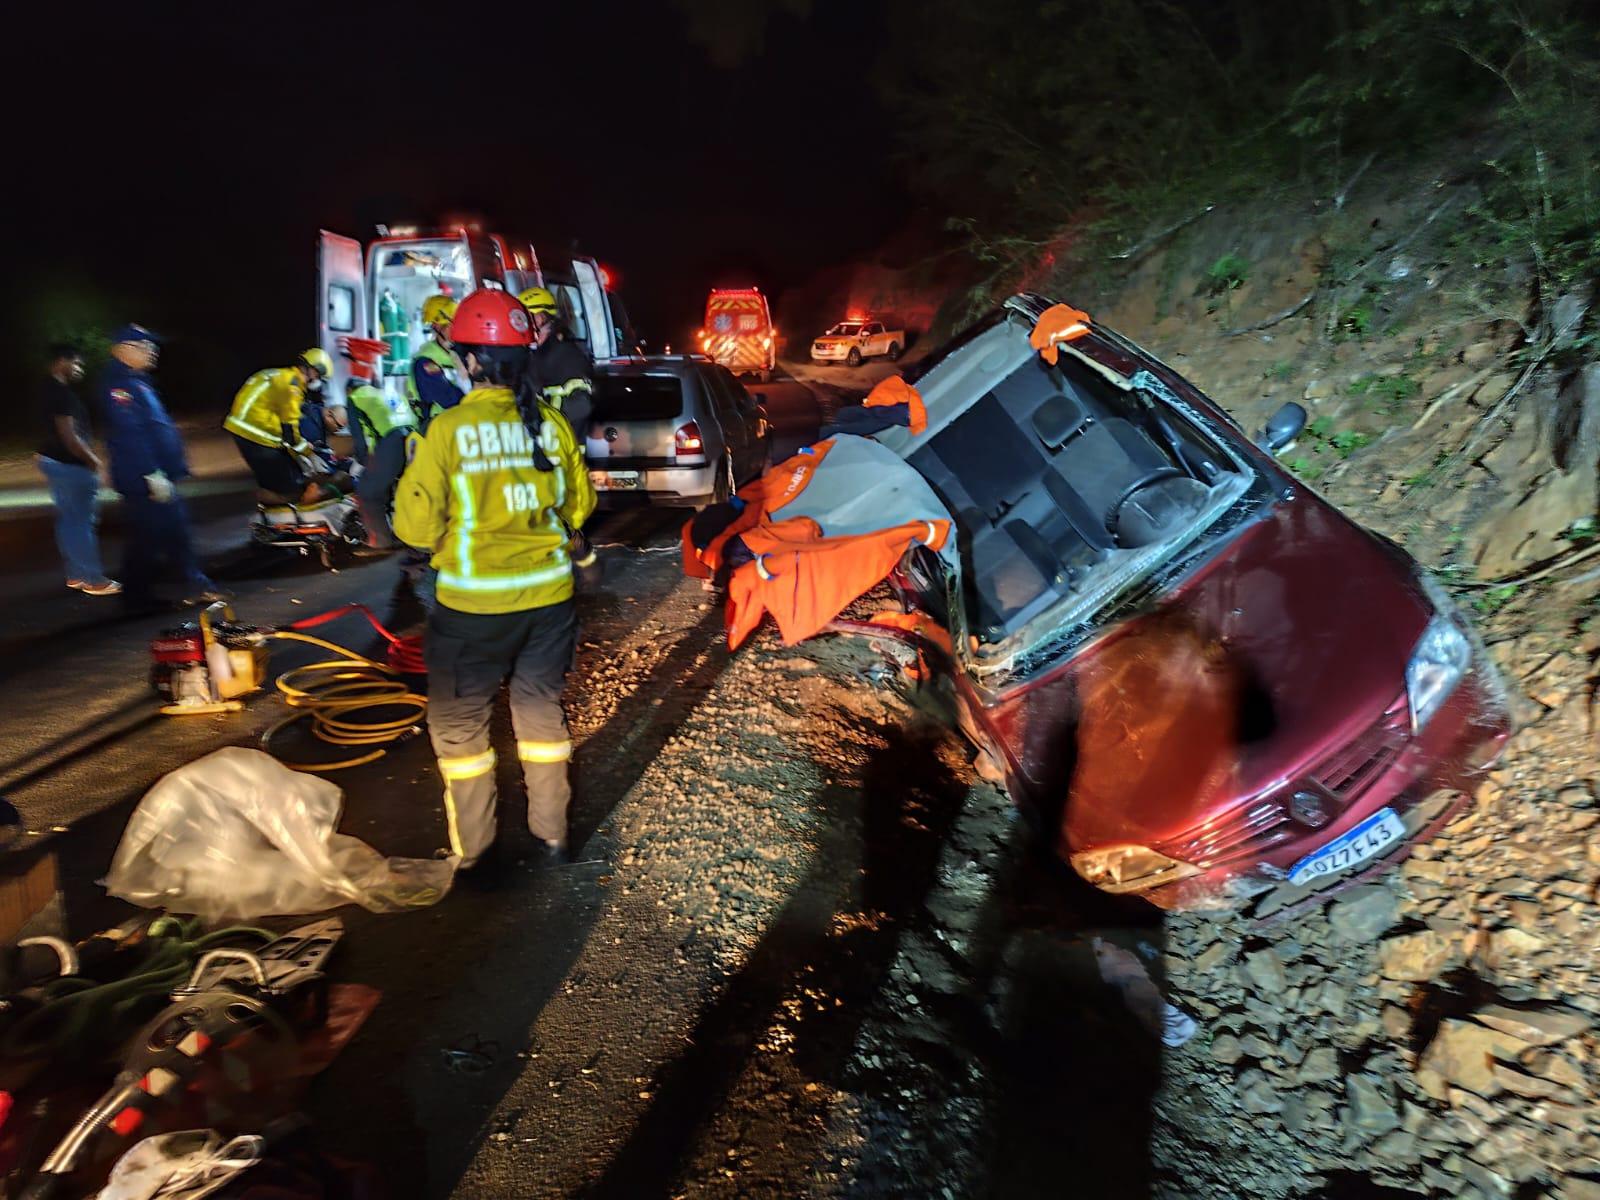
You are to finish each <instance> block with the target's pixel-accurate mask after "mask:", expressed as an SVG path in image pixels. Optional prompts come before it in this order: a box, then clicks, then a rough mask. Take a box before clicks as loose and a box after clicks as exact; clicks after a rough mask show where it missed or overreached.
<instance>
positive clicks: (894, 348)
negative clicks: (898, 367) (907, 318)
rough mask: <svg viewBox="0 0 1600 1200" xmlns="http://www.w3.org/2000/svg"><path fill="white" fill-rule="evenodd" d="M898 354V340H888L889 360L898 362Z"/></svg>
mask: <svg viewBox="0 0 1600 1200" xmlns="http://www.w3.org/2000/svg"><path fill="white" fill-rule="evenodd" d="M900 354H901V351H900V343H899V342H890V343H889V354H888V358H889V361H890V362H899V361H900Z"/></svg>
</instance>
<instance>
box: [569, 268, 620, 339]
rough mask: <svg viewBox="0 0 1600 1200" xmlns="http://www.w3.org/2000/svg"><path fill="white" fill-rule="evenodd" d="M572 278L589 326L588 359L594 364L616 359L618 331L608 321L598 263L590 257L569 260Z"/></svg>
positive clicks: (604, 293)
mask: <svg viewBox="0 0 1600 1200" xmlns="http://www.w3.org/2000/svg"><path fill="white" fill-rule="evenodd" d="M572 274H573V278H575V279H576V280H577V283H578V294H579V296H581V297H582V299H583V314H584V324H585V325H587V326H588V333H589V357H590V358H592V359H594V361H595V362H600V361H601V360H602V359H607V358H615V357H617V331H616V328H615V326H614V325H613V324H612V321H611V305H610V304H609V303H607V301H606V287H605V280H603V279H602V278H601V277H600V264H599V263H597V262H595V260H594V259H592V258H578V257H577V256H576V255H574V256H573V259H572Z"/></svg>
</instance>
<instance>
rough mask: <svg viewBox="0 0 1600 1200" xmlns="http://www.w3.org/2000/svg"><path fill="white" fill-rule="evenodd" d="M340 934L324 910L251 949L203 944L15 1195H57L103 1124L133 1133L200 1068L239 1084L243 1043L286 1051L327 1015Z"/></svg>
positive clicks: (181, 1094)
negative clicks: (110, 1078)
mask: <svg viewBox="0 0 1600 1200" xmlns="http://www.w3.org/2000/svg"><path fill="white" fill-rule="evenodd" d="M343 937H344V925H343V923H342V922H341V921H340V920H339V919H338V918H337V917H326V918H323V919H322V920H318V921H313V922H311V923H310V924H308V925H302V926H301V927H300V928H298V929H294V930H291V931H290V932H288V933H286V934H284V935H283V936H282V937H279V938H277V939H276V940H274V941H271V942H268V943H267V944H266V945H264V946H262V947H261V948H260V949H258V950H244V949H238V948H233V947H217V948H214V949H210V950H206V951H205V952H204V953H202V954H201V955H200V957H199V959H198V960H197V961H196V962H195V964H194V968H193V970H192V971H191V972H190V973H189V975H188V977H187V981H186V982H184V983H183V984H181V985H180V986H178V987H177V988H175V989H173V991H172V992H171V994H170V997H169V998H170V1000H171V1003H170V1004H169V1005H168V1006H167V1007H166V1008H165V1009H163V1010H162V1011H161V1012H160V1013H158V1014H157V1015H156V1016H155V1017H154V1018H153V1019H152V1020H151V1021H150V1022H149V1023H148V1024H146V1025H145V1026H144V1028H143V1029H141V1030H140V1031H139V1033H138V1034H137V1036H135V1038H134V1039H133V1041H132V1043H131V1049H130V1050H129V1052H128V1054H127V1057H126V1058H125V1059H124V1060H123V1064H122V1068H121V1070H120V1071H118V1073H117V1077H116V1079H115V1081H114V1082H113V1083H112V1085H111V1087H110V1088H108V1089H107V1090H106V1092H105V1094H104V1095H102V1096H101V1097H100V1099H99V1100H98V1101H97V1102H96V1103H94V1104H93V1105H91V1106H90V1107H89V1109H88V1110H87V1111H86V1112H85V1113H84V1114H83V1115H82V1116H81V1117H80V1118H79V1119H78V1121H77V1123H76V1124H74V1125H73V1127H72V1129H71V1130H70V1131H69V1132H68V1133H67V1135H66V1136H65V1137H64V1138H62V1140H61V1141H60V1142H59V1143H58V1144H57V1145H56V1148H55V1149H54V1150H53V1151H51V1153H50V1155H49V1156H48V1157H47V1158H46V1159H45V1160H44V1163H43V1164H42V1165H41V1166H40V1168H39V1171H38V1173H37V1174H36V1175H35V1176H34V1178H33V1180H32V1182H31V1183H30V1184H29V1185H28V1187H27V1189H26V1190H25V1191H24V1192H23V1193H22V1200H49V1198H50V1197H53V1196H57V1195H59V1194H60V1193H61V1191H62V1189H63V1187H64V1186H65V1185H66V1184H67V1183H68V1182H69V1180H70V1178H71V1176H72V1174H73V1172H75V1171H77V1170H78V1169H79V1168H80V1167H82V1166H84V1165H85V1163H86V1162H88V1161H89V1159H90V1156H91V1155H90V1152H91V1150H92V1149H93V1146H94V1143H95V1142H96V1141H97V1139H99V1138H100V1136H101V1135H102V1134H103V1133H106V1132H110V1133H114V1134H116V1135H118V1136H120V1137H122V1138H127V1139H132V1138H133V1137H134V1135H135V1134H136V1133H137V1132H138V1131H139V1130H140V1129H141V1128H142V1127H143V1126H144V1124H145V1122H146V1120H147V1119H148V1118H149V1116H150V1115H151V1114H152V1113H155V1112H157V1111H159V1110H160V1109H161V1108H162V1107H164V1106H174V1105H177V1104H179V1103H181V1102H182V1101H183V1100H184V1099H185V1098H186V1097H187V1096H188V1095H189V1093H190V1089H191V1085H193V1084H194V1082H195V1081H196V1079H197V1078H198V1077H199V1076H201V1074H202V1072H203V1071H204V1070H205V1069H206V1068H207V1067H214V1068H218V1070H217V1071H216V1072H215V1078H217V1079H219V1080H221V1081H224V1082H225V1083H227V1084H234V1085H236V1084H237V1081H238V1080H240V1079H242V1078H245V1077H246V1076H247V1075H248V1068H247V1066H246V1067H244V1068H241V1065H240V1064H241V1063H242V1061H243V1060H242V1058H241V1057H240V1056H242V1055H243V1054H244V1053H245V1052H246V1050H248V1049H250V1048H251V1047H258V1048H259V1047H265V1048H267V1049H270V1050H271V1051H273V1052H274V1053H277V1052H288V1051H292V1050H293V1049H294V1048H295V1047H296V1046H297V1045H298V1041H299V1038H300V1036H301V1035H302V1034H304V1033H307V1032H309V1031H311V1030H313V1029H315V1028H317V1027H318V1026H320V1025H322V1024H323V1023H324V1021H325V1020H326V1018H327V1012H328V1006H327V999H328V993H327V975H326V973H325V968H326V966H327V962H328V958H329V956H330V955H332V953H333V951H334V948H335V947H336V946H337V945H338V944H339V941H340V939H342V938H343ZM230 1059H232V1060H237V1061H230Z"/></svg>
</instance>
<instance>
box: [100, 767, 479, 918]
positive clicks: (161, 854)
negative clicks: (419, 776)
mask: <svg viewBox="0 0 1600 1200" xmlns="http://www.w3.org/2000/svg"><path fill="white" fill-rule="evenodd" d="M343 803H344V793H343V792H342V791H341V790H340V789H339V787H338V786H337V785H336V784H333V783H329V782H328V781H327V780H326V779H319V778H318V777H317V776H315V775H307V774H305V773H304V772H301V771H291V770H290V769H289V768H288V767H286V766H284V765H283V764H282V763H280V762H278V760H277V759H275V758H273V757H272V756H271V755H268V754H263V753H262V752H261V751H259V750H246V749H242V748H238V747H233V748H229V749H225V750H218V751H215V752H214V753H212V754H208V755H206V756H205V757H204V758H200V759H196V760H195V761H194V762H192V763H190V764H188V765H187V766H184V767H180V768H179V769H178V770H176V771H174V772H172V773H171V774H170V775H167V776H164V777H163V778H162V779H160V780H159V781H158V782H157V783H156V785H155V786H154V787H153V788H151V789H150V791H149V792H147V793H146V794H145V797H144V799H143V800H141V801H139V807H138V808H137V809H135V810H134V813H133V816H132V818H131V819H130V820H129V821H128V827H127V828H126V829H125V830H124V831H123V834H122V842H121V844H119V845H118V846H117V853H116V856H115V857H114V858H113V859H112V861H111V870H110V871H109V872H108V873H107V875H106V879H105V885H106V888H107V890H108V891H110V893H111V894H112V895H113V896H117V897H120V898H121V899H123V900H127V901H129V902H130V903H133V904H138V905H142V906H144V907H146V908H165V909H169V910H170V911H173V912H180V913H194V914H195V915H197V916H199V917H200V918H202V919H203V920H205V921H208V922H217V921H227V920H238V919H240V918H244V917H263V916H273V915H288V914H294V913H312V912H322V911H323V910H325V909H329V908H335V907H337V906H339V905H341V904H359V905H361V906H362V907H363V908H367V909H370V910H371V911H373V912H396V911H399V910H402V909H406V908H419V907H423V906H426V905H429V904H433V903H435V902H436V901H438V900H439V899H440V898H441V897H442V896H444V894H445V893H446V892H447V891H449V889H450V881H451V879H452V877H453V876H454V874H455V868H456V862H457V860H456V859H453V858H452V859H444V860H436V859H414V858H385V857H384V856H383V855H381V854H379V853H378V852H377V851H376V850H374V849H373V848H372V847H371V846H369V845H367V844H366V843H365V842H363V841H361V840H360V839H359V838H354V837H349V836H347V835H345V834H341V833H338V832H336V829H337V827H338V824H339V814H340V812H341V810H342V808H343Z"/></svg>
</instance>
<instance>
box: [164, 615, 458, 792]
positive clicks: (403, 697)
mask: <svg viewBox="0 0 1600 1200" xmlns="http://www.w3.org/2000/svg"><path fill="white" fill-rule="evenodd" d="M356 612H359V613H361V614H362V615H363V616H365V617H366V618H367V620H368V621H369V622H370V623H371V625H372V627H373V629H375V630H376V631H377V632H378V634H379V635H380V636H381V637H383V638H384V640H385V641H387V642H388V644H389V652H388V661H387V662H386V663H380V662H375V661H373V660H372V659H370V658H367V657H365V656H364V655H361V654H357V653H356V652H355V651H353V650H347V649H345V648H344V647H343V646H339V645H336V644H335V643H333V642H329V641H325V640H323V639H322V638H319V637H313V636H312V635H311V634H309V633H306V632H304V631H305V630H308V629H314V628H316V627H317V626H319V625H324V624H326V623H327V622H329V621H332V620H335V619H337V618H339V617H342V616H345V615H346V614H349V613H356ZM270 641H293V642H303V643H306V644H308V645H312V646H317V647H319V648H321V649H323V650H327V651H330V652H332V653H333V654H336V655H338V657H337V658H333V659H324V660H322V661H321V662H313V663H307V664H306V665H304V666H300V667H295V668H293V669H291V670H289V671H285V672H284V673H283V674H282V675H279V676H278V678H277V688H278V691H279V692H280V693H281V694H282V695H283V698H284V700H285V702H286V703H287V704H288V705H289V707H290V708H291V709H294V710H296V711H294V712H292V713H291V714H290V715H289V716H288V717H286V718H285V719H283V720H281V721H279V722H277V723H276V724H274V725H273V726H272V727H271V728H269V729H268V730H267V732H266V733H264V734H263V735H262V738H261V748H262V749H263V750H267V751H269V752H270V750H271V746H270V743H271V741H272V739H273V737H274V736H275V735H276V734H277V733H278V732H279V731H280V730H282V729H284V728H286V727H287V726H289V725H292V724H293V723H294V722H296V721H298V720H300V719H301V718H309V719H310V721H311V731H312V733H313V734H314V735H315V736H316V737H317V738H318V739H319V740H321V741H324V742H327V743H329V744H330V745H335V746H359V747H372V749H369V750H367V751H366V752H365V753H362V754H359V755H357V756H356V757H354V758H350V759H345V760H342V761H339V762H331V763H289V764H287V765H289V766H292V767H295V768H296V769H299V770H316V771H332V770H338V769H340V768H343V767H354V766H360V765H362V764H363V763H369V762H373V761H375V760H377V759H379V758H381V757H383V755H384V753H385V752H386V751H385V750H384V749H383V747H385V746H387V745H388V744H389V743H391V742H395V741H399V740H401V739H403V738H407V737H410V736H412V735H414V734H415V733H417V732H418V731H419V730H420V727H421V721H422V719H423V717H424V716H425V715H426V713H427V710H428V700H427V697H426V696H424V695H422V694H421V693H419V692H416V691H413V690H412V688H411V687H410V685H409V684H407V683H406V681H405V679H404V677H405V676H408V675H422V674H424V673H426V667H425V665H424V663H423V658H422V639H421V638H420V637H415V636H414V637H400V636H397V635H396V634H393V633H390V632H389V631H388V630H387V629H385V628H384V627H383V624H382V623H381V622H380V621H379V620H378V618H377V617H376V616H374V615H373V613H372V610H371V609H369V608H367V607H366V606H365V605H362V604H346V605H344V606H343V607H342V608H336V609H333V610H332V611H331V612H325V613H321V614H319V615H317V616H314V617H307V618H305V619H304V620H300V621H295V622H294V623H292V624H290V625H287V626H284V627H282V628H270V627H263V626H257V625H241V624H239V623H238V622H236V621H235V619H234V615H233V609H232V608H231V607H230V606H229V605H228V604H226V603H223V602H219V603H216V604H213V605H211V606H210V607H208V608H206V609H205V610H204V611H203V612H202V613H201V614H200V619H199V621H198V622H197V623H189V624H185V625H181V626H178V627H177V628H174V629H167V630H164V631H162V633H160V634H159V635H158V636H157V637H156V638H155V639H154V640H153V641H152V642H151V643H150V652H151V657H152V659H153V662H152V665H151V672H150V682H151V686H152V687H154V688H155V691H156V694H157V695H159V696H160V697H161V698H162V699H163V700H164V701H166V703H165V704H163V705H162V707H161V711H162V712H163V713H166V714H168V715H169V716H185V715H189V714H196V713H219V712H237V711H238V710H240V709H242V708H243V707H244V701H243V697H245V696H247V695H249V694H251V693H252V692H256V691H259V690H260V689H261V687H262V686H263V684H264V683H265V681H266V678H267V643H268V642H270ZM376 709H390V710H392V711H391V712H390V713H389V714H387V715H385V714H381V713H379V714H376V715H374V714H373V713H372V712H371V711H370V710H376Z"/></svg>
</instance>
